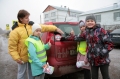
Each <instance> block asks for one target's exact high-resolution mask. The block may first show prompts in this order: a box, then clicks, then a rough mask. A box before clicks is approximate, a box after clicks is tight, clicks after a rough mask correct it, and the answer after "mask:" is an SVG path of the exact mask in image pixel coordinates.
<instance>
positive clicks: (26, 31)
mask: <svg viewBox="0 0 120 79" xmlns="http://www.w3.org/2000/svg"><path fill="white" fill-rule="evenodd" d="M24 27H25V29H26V32H27V35H28V37H29V34H28V31H27V28H26V24H25V26H24Z"/></svg>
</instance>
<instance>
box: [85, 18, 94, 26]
mask: <svg viewBox="0 0 120 79" xmlns="http://www.w3.org/2000/svg"><path fill="white" fill-rule="evenodd" d="M86 26H87V27H88V28H93V27H94V26H95V21H94V20H92V19H89V20H87V21H86Z"/></svg>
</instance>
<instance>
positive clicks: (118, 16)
mask: <svg viewBox="0 0 120 79" xmlns="http://www.w3.org/2000/svg"><path fill="white" fill-rule="evenodd" d="M90 14H94V15H95V17H96V21H97V23H100V24H101V25H103V26H111V27H112V28H113V26H116V25H119V26H120V5H119V4H117V3H114V4H113V5H112V6H110V7H105V8H101V9H96V10H91V11H87V12H84V13H81V14H80V15H79V20H85V18H86V16H88V15H90ZM106 29H107V28H106Z"/></svg>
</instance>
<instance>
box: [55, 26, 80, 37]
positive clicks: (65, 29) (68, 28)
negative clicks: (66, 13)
mask: <svg viewBox="0 0 120 79" xmlns="http://www.w3.org/2000/svg"><path fill="white" fill-rule="evenodd" d="M56 26H57V27H58V28H60V29H61V30H62V31H63V32H64V33H65V34H68V35H69V34H70V32H71V31H72V30H73V31H74V33H75V35H78V34H79V33H80V28H79V27H78V25H70V24H57V25H56ZM65 34H64V36H66V35H65Z"/></svg>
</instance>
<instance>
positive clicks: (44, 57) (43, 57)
mask: <svg viewBox="0 0 120 79" xmlns="http://www.w3.org/2000/svg"><path fill="white" fill-rule="evenodd" d="M38 58H39V60H41V62H44V61H46V60H47V56H46V55H44V56H42V57H38ZM29 62H30V63H32V59H31V58H30V57H29Z"/></svg>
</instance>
